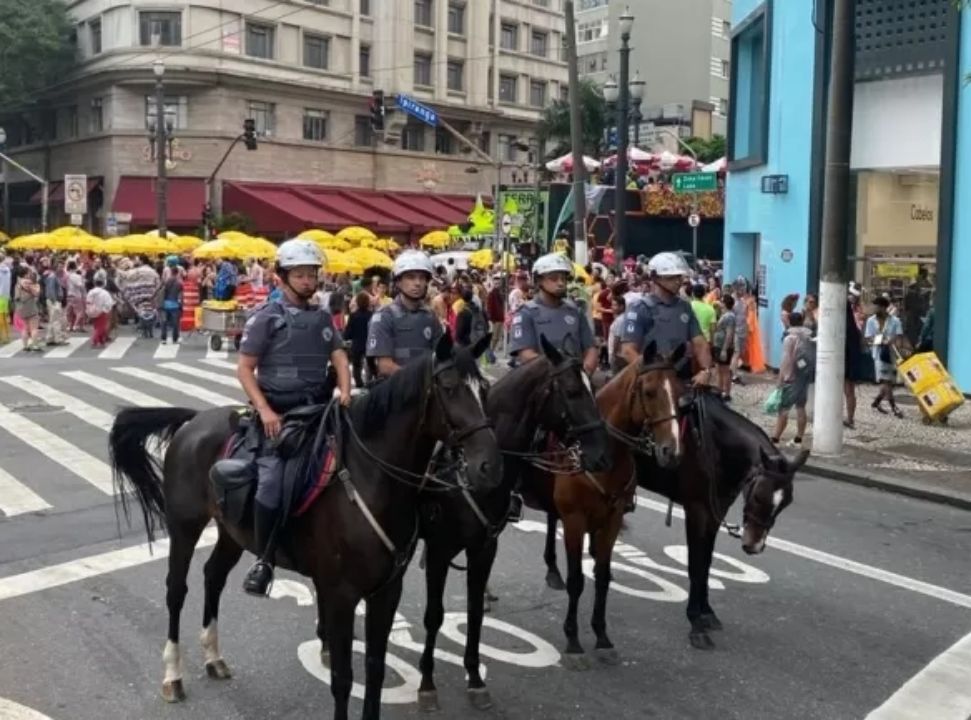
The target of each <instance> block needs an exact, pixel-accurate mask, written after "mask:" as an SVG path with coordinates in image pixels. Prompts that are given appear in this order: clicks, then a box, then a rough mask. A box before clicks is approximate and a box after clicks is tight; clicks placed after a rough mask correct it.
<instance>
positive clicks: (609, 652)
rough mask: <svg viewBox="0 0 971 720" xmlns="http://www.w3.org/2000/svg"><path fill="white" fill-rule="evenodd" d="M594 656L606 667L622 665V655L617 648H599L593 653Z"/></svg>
mask: <svg viewBox="0 0 971 720" xmlns="http://www.w3.org/2000/svg"><path fill="white" fill-rule="evenodd" d="M593 654H594V655H596V657H597V660H599V661H600V662H602V663H603V664H604V665H610V666H613V665H620V654H619V653H618V652H617V650H616V648H597V649H596V650H594V651H593Z"/></svg>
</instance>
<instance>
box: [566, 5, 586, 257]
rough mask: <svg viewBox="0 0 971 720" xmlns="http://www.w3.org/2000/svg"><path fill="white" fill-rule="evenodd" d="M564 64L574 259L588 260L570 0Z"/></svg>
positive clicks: (573, 19)
mask: <svg viewBox="0 0 971 720" xmlns="http://www.w3.org/2000/svg"><path fill="white" fill-rule="evenodd" d="M566 64H567V70H568V71H569V73H570V143H571V145H572V154H573V259H574V260H575V261H576V262H577V263H579V264H580V265H586V264H587V191H586V178H587V168H586V165H584V163H583V124H582V121H581V116H580V70H579V67H578V60H577V21H576V13H575V10H574V7H573V0H566Z"/></svg>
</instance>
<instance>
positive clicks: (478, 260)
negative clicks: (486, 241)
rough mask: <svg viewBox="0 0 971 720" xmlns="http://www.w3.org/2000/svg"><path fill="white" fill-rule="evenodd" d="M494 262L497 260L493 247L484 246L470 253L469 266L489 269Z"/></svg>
mask: <svg viewBox="0 0 971 720" xmlns="http://www.w3.org/2000/svg"><path fill="white" fill-rule="evenodd" d="M493 262H495V261H494V259H493V255H492V249H491V248H482V249H481V250H476V251H475V252H474V253H472V254H471V255H469V267H474V268H475V269H477V270H488V269H489V268H491V267H492V263H493Z"/></svg>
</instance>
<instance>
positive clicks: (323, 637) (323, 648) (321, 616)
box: [314, 580, 330, 667]
mask: <svg viewBox="0 0 971 720" xmlns="http://www.w3.org/2000/svg"><path fill="white" fill-rule="evenodd" d="M314 593H316V595H317V639H318V640H320V664H321V665H323V666H324V667H330V645H328V643H327V606H326V605H324V593H323V589H322V588H321V586H320V585H318V584H317V580H314Z"/></svg>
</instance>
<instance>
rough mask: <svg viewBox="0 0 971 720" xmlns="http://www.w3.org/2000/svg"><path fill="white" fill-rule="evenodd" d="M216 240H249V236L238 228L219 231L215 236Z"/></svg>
mask: <svg viewBox="0 0 971 720" xmlns="http://www.w3.org/2000/svg"><path fill="white" fill-rule="evenodd" d="M216 239H217V240H243V241H245V240H249V239H250V236H249V235H247V234H246V233H244V232H240V231H239V230H227V231H226V232H221V233H219V235H217V236H216Z"/></svg>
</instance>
